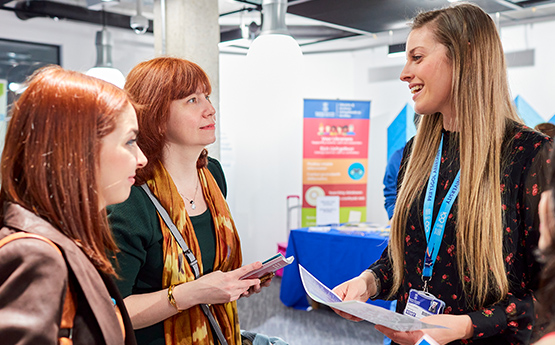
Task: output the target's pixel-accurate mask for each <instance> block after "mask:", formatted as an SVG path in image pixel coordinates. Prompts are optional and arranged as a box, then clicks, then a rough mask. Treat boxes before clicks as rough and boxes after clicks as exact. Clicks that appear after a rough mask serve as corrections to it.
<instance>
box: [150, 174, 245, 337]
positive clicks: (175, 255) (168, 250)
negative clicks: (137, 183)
mask: <svg viewBox="0 0 555 345" xmlns="http://www.w3.org/2000/svg"><path fill="white" fill-rule="evenodd" d="M159 167H160V168H158V169H157V170H156V171H155V173H154V178H153V179H152V180H150V181H148V182H147V183H148V186H149V188H150V190H151V191H152V193H154V195H156V197H157V198H158V200H160V203H161V204H162V206H164V208H165V209H166V210H167V211H168V213H169V214H170V217H171V219H172V221H173V222H174V224H175V225H176V227H177V228H178V229H179V231H180V232H181V234H182V235H183V238H184V239H185V242H186V243H187V245H188V246H189V248H190V249H191V251H192V252H193V254H194V255H195V257H196V259H197V261H198V265H199V268H200V271H201V272H203V269H202V254H201V252H200V247H199V244H198V241H197V238H196V235H195V230H194V229H193V225H192V224H191V220H190V219H189V216H188V214H187V211H186V210H185V203H184V202H183V199H182V198H181V197H180V196H179V192H178V191H177V187H176V186H175V184H174V183H173V180H172V178H171V176H170V174H169V173H168V172H167V170H166V169H165V168H164V167H163V166H162V165H161V164H160V165H159ZM198 176H199V179H200V184H201V186H202V194H203V196H204V200H205V201H206V204H207V205H208V209H209V210H210V213H211V214H212V219H213V221H214V228H215V236H216V257H215V260H214V267H213V271H217V270H220V271H222V272H227V271H230V270H233V269H236V268H238V267H241V245H240V242H239V236H238V234H237V231H236V229H235V224H234V222H233V219H232V218H231V213H230V212H229V208H228V205H227V203H226V201H225V199H224V197H223V195H222V193H221V191H220V188H219V187H218V184H217V183H216V181H215V180H214V177H212V174H211V173H210V171H209V170H208V169H207V168H202V169H199V170H198ZM160 224H161V230H162V234H163V236H164V243H163V253H164V272H163V273H162V287H163V288H168V287H169V286H170V285H172V284H179V283H185V282H190V281H192V280H194V279H195V275H194V273H193V271H192V269H191V267H190V266H189V264H188V262H187V259H186V258H185V257H184V256H183V252H182V250H181V247H179V244H177V242H176V241H175V240H174V238H173V235H172V234H171V232H170V229H168V227H167V226H166V224H165V223H164V221H163V220H162V219H161V218H160ZM210 309H211V310H212V313H213V314H214V317H215V318H216V320H218V323H219V324H220V328H221V329H222V332H223V334H224V335H225V337H226V339H227V342H228V344H229V345H239V344H241V334H240V329H239V319H238V317H237V304H236V302H231V303H226V304H216V305H212V306H211V307H210ZM164 332H165V338H166V344H167V345H178V344H179V345H185V344H187V345H212V344H214V337H215V336H216V335H215V334H214V337H213V336H212V331H211V329H210V322H209V321H208V319H207V318H206V316H205V315H204V313H203V312H202V309H201V308H200V306H199V305H196V306H194V307H192V308H189V309H187V310H184V311H183V312H181V313H179V314H176V315H174V316H172V317H170V318H168V319H166V320H165V321H164Z"/></svg>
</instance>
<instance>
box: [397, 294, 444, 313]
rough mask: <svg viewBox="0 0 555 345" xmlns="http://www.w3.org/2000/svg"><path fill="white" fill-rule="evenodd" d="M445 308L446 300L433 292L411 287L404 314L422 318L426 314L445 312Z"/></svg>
mask: <svg viewBox="0 0 555 345" xmlns="http://www.w3.org/2000/svg"><path fill="white" fill-rule="evenodd" d="M444 308H445V302H443V301H442V300H440V299H439V298H436V297H435V296H434V295H432V294H431V293H428V292H424V291H418V290H414V289H410V293H409V300H408V301H407V306H406V307H405V311H404V312H403V314H405V315H408V316H412V317H415V318H417V319H421V318H423V317H425V316H430V315H438V314H443V309H444Z"/></svg>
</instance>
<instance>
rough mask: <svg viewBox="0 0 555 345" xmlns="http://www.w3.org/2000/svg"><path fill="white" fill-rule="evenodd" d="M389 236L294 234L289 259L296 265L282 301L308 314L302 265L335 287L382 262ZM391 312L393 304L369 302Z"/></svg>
mask: <svg viewBox="0 0 555 345" xmlns="http://www.w3.org/2000/svg"><path fill="white" fill-rule="evenodd" d="M387 239H388V237H387V236H384V235H381V234H379V233H372V232H362V231H359V232H351V233H346V232H340V231H338V230H335V229H331V230H330V231H329V232H316V231H309V228H302V229H296V230H291V233H290V235H289V243H288V244H287V253H286V256H287V257H289V256H291V255H293V256H294V257H295V261H294V262H293V263H292V264H291V265H289V266H286V267H285V269H284V270H283V278H282V280H281V291H280V299H281V301H282V302H283V304H285V305H286V306H288V307H293V308H295V309H304V310H307V309H308V308H309V306H310V304H309V302H308V300H307V296H306V293H305V291H304V288H303V285H302V282H301V277H300V275H299V267H298V265H299V264H301V265H303V267H304V268H306V269H307V270H308V271H309V272H310V273H312V275H314V276H315V277H316V278H317V279H318V280H320V281H321V282H322V283H323V284H324V285H326V286H327V287H329V288H330V289H333V288H334V287H335V286H337V285H339V284H341V283H343V282H344V281H346V280H349V279H351V278H353V277H356V276H358V275H359V274H360V273H361V272H362V271H364V270H365V269H367V268H368V266H370V264H372V263H373V262H375V261H376V260H378V259H379V258H380V256H381V254H382V252H383V250H384V249H385V248H386V246H387ZM368 303H372V304H374V305H379V306H381V307H384V308H387V309H389V308H390V305H391V302H390V301H383V300H375V301H369V302H368Z"/></svg>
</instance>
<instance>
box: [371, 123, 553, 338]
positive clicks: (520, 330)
mask: <svg viewBox="0 0 555 345" xmlns="http://www.w3.org/2000/svg"><path fill="white" fill-rule="evenodd" d="M443 134H444V139H443V140H444V144H443V151H442V164H441V166H440V176H439V179H438V187H437V191H436V199H435V204H434V218H433V219H434V221H435V216H436V215H437V212H438V210H439V207H440V206H441V203H442V201H443V198H444V197H445V196H446V194H447V192H448V190H449V188H450V186H451V183H452V182H453V180H454V178H455V175H456V174H457V172H458V170H459V153H458V134H457V133H455V132H453V133H451V132H448V131H444V132H443ZM407 145H408V146H407V147H408V148H410V147H411V146H412V141H409V143H407ZM551 146H552V145H551V139H550V138H548V137H545V136H543V135H541V134H539V133H538V132H535V131H532V130H531V129H529V128H527V127H525V126H523V125H520V124H516V123H513V124H512V125H511V126H509V128H508V130H507V134H506V139H505V143H504V145H503V147H504V151H503V157H502V159H503V162H504V163H505V164H504V165H503V171H502V175H501V178H502V181H501V186H500V192H501V196H502V209H503V213H502V215H503V228H502V229H500V231H503V235H504V261H505V268H506V271H507V276H508V278H509V295H508V296H507V298H505V299H504V300H503V301H501V302H498V303H495V300H494V299H493V298H490V299H489V301H488V302H487V303H486V305H487V307H486V308H483V309H480V310H476V309H475V308H474V307H473V306H471V305H469V303H468V300H467V298H466V296H465V293H464V290H463V283H462V282H461V281H460V279H459V268H458V267H457V261H456V251H457V243H456V220H457V208H458V207H457V204H458V199H457V200H456V201H455V204H454V205H453V208H452V209H451V213H450V214H449V217H448V220H447V224H446V227H445V233H444V236H443V241H442V244H441V248H440V249H439V253H438V257H437V261H436V263H435V265H434V271H433V275H432V278H431V280H430V282H429V283H428V289H429V292H430V293H432V294H434V295H435V296H436V297H437V298H440V299H442V300H443V301H444V302H445V311H444V312H445V313H446V314H458V315H460V314H468V315H469V316H470V317H471V319H472V322H473V326H474V336H473V338H472V339H468V340H461V341H456V342H453V344H527V343H529V342H530V337H531V334H532V328H533V325H534V322H535V318H536V317H535V312H534V302H533V294H532V291H533V290H534V289H536V288H537V283H538V281H537V279H538V277H539V276H538V274H539V271H540V266H539V264H538V263H537V262H536V260H535V258H534V254H533V253H534V250H535V249H536V246H537V242H538V237H539V219H538V212H537V207H538V203H539V199H540V194H541V192H542V186H544V185H545V174H544V171H546V168H547V166H548V165H549V163H550V162H549V159H548V157H549V153H550V151H551ZM407 152H410V149H406V150H405V153H407ZM407 159H408V156H405V157H403V161H402V164H401V167H403V166H404V164H403V163H404V162H406V161H407ZM402 169H403V168H401V171H400V173H399V179H401V178H402V175H403V170H402ZM424 194H425V193H422V196H421V200H420V201H419V202H418V203H415V204H414V205H412V206H411V207H410V213H409V219H408V222H407V227H406V229H407V230H406V232H407V233H406V237H405V272H404V278H403V283H402V286H401V289H400V291H399V293H398V302H397V311H398V312H400V313H402V312H403V310H404V309H405V305H406V302H407V297H408V295H407V292H408V291H409V290H410V289H411V288H413V289H419V290H421V289H422V288H423V282H422V263H423V259H424V252H425V250H426V245H427V242H426V238H425V233H424V226H423V220H422V205H423V199H424ZM370 268H371V269H372V270H373V271H374V272H376V274H377V275H378V277H379V278H380V280H381V283H382V284H381V286H382V291H381V293H380V295H379V296H378V298H385V297H386V296H387V293H388V290H389V288H390V287H391V283H392V282H391V276H392V275H391V266H390V264H389V260H388V255H387V248H386V249H385V250H384V252H383V254H382V257H381V258H380V260H378V261H377V262H375V263H374V264H372V265H371V266H370ZM465 282H466V283H468V282H470V278H468V277H465Z"/></svg>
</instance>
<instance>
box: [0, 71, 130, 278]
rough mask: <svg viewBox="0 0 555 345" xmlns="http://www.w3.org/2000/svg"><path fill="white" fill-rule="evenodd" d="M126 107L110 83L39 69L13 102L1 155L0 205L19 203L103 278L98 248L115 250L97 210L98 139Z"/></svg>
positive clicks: (106, 268) (104, 264)
mask: <svg viewBox="0 0 555 345" xmlns="http://www.w3.org/2000/svg"><path fill="white" fill-rule="evenodd" d="M129 104H130V102H129V98H128V97H127V95H126V93H125V92H124V91H123V90H121V89H119V88H117V87H116V86H114V85H112V84H110V83H107V82H104V81H102V80H99V79H96V78H93V77H89V76H86V75H84V74H82V73H79V72H73V71H68V70H65V69H63V68H61V67H58V66H50V67H46V68H44V69H41V70H39V71H38V72H37V73H36V74H34V75H33V77H31V79H30V82H29V86H28V88H27V89H26V91H25V92H24V93H23V94H22V95H21V97H20V98H19V100H18V101H17V102H16V103H15V104H14V108H13V111H12V115H11V120H10V123H9V126H8V130H7V134H6V143H5V147H4V151H3V153H2V167H1V174H2V187H1V190H0V201H2V204H4V203H5V202H12V203H16V204H19V205H21V206H22V207H24V208H26V209H28V210H30V211H31V212H34V213H35V214H37V215H38V216H40V217H42V218H43V219H45V220H47V221H48V222H49V223H51V224H52V225H53V226H54V227H55V228H57V229H58V230H59V231H60V232H62V233H63V234H64V235H66V236H68V237H69V238H71V239H73V240H74V241H75V242H76V243H77V244H78V245H79V246H80V247H81V248H82V249H83V251H84V252H85V253H86V254H87V255H88V256H89V258H90V259H91V261H92V262H93V264H94V265H95V266H96V267H97V268H98V269H100V270H102V271H103V272H106V273H110V274H113V273H114V270H113V268H112V266H111V264H110V261H109V259H108V258H107V256H106V250H111V251H114V250H116V249H117V247H116V244H115V242H114V240H113V238H112V235H111V232H110V229H109V227H108V222H107V219H106V213H105V211H104V210H102V211H101V212H99V197H98V191H97V178H98V177H97V167H98V164H99V152H100V143H101V142H100V139H101V138H102V137H104V136H106V135H107V134H109V133H110V132H112V131H113V130H114V128H115V126H116V121H117V118H118V116H119V114H121V112H122V111H123V110H124V108H125V107H127V106H128V105H129ZM0 209H1V208H0ZM0 212H3V211H0ZM0 215H1V216H2V218H3V214H2V213H0Z"/></svg>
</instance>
